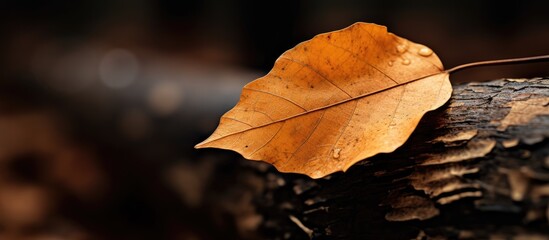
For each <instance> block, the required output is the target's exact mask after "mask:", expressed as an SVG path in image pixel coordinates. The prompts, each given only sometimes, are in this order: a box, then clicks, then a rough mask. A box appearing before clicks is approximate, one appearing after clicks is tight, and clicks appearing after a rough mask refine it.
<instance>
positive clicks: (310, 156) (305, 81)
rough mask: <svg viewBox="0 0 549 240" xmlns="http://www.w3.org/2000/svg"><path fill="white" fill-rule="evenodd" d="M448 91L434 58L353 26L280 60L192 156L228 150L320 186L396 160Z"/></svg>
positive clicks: (376, 29) (370, 28)
mask: <svg viewBox="0 0 549 240" xmlns="http://www.w3.org/2000/svg"><path fill="white" fill-rule="evenodd" d="M451 91H452V86H451V84H450V81H449V78H448V73H447V72H445V71H444V70H443V67H442V63H441V62H440V60H439V58H438V57H437V56H436V55H435V54H434V53H433V52H432V50H431V49H429V48H427V47H425V46H423V45H420V44H417V43H413V42H411V41H409V40H406V39H404V38H401V37H398V36H396V35H394V34H392V33H388V32H387V28H386V27H384V26H379V25H375V24H369V23H356V24H353V25H352V26H350V27H348V28H345V29H343V30H339V31H335V32H330V33H325V34H320V35H317V36H315V37H314V38H313V39H311V40H309V41H305V42H303V43H300V44H298V45H297V46H296V47H294V48H292V49H290V50H288V51H286V52H285V53H284V54H282V56H280V57H279V58H278V59H277V60H276V62H275V65H274V67H273V69H272V70H271V71H270V72H269V73H268V74H267V75H266V76H264V77H261V78H259V79H257V80H255V81H253V82H250V83H249V84H247V85H246V86H244V89H243V90H242V95H241V97H240V101H239V102H238V104H237V105H236V106H235V107H234V108H233V109H231V110H230V111H229V112H227V113H226V114H225V115H223V116H222V117H221V122H220V124H219V126H218V128H217V129H216V130H215V132H214V133H213V134H212V135H211V136H210V137H209V138H208V139H206V140H205V141H204V142H202V143H200V144H198V145H196V147H197V148H205V147H215V148H222V149H230V150H234V151H236V152H238V153H240V154H242V155H243V156H244V157H245V158H247V159H251V160H263V161H265V162H268V163H271V164H273V165H274V166H275V167H276V168H277V169H278V170H279V171H282V172H293V173H303V174H307V175H309V176H310V177H312V178H320V177H323V176H326V175H328V174H330V173H333V172H336V171H341V170H343V171H345V170H347V169H348V168H349V167H351V166H352V165H353V164H355V163H356V162H358V161H360V160H362V159H365V158H368V157H371V156H373V155H376V154H378V153H383V152H392V151H394V150H395V149H396V148H398V147H399V146H401V145H402V144H403V143H404V142H405V141H406V139H407V138H408V137H409V136H410V134H411V133H412V131H413V130H414V128H415V127H416V125H417V124H418V122H419V120H420V119H421V117H422V116H423V115H424V114H425V113H426V112H427V111H430V110H434V109H436V108H438V107H440V106H442V105H443V104H444V103H445V102H446V101H447V100H448V99H449V98H450V95H451Z"/></svg>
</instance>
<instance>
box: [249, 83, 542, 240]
mask: <svg viewBox="0 0 549 240" xmlns="http://www.w3.org/2000/svg"><path fill="white" fill-rule="evenodd" d="M548 105H549V79H547V78H536V79H520V80H510V79H509V80H497V81H490V82H483V83H469V84H465V85H459V86H454V93H453V96H452V99H451V100H450V102H449V103H448V104H447V105H446V106H444V107H442V108H441V109H439V110H437V111H435V112H431V113H429V114H428V115H426V116H425V117H424V118H423V120H422V122H421V123H420V125H419V126H418V128H417V129H416V131H415V132H414V134H413V135H412V136H411V138H410V139H409V140H408V141H407V142H406V143H405V145H403V146H402V147H400V148H399V149H398V150H397V151H396V152H393V153H390V154H380V155H378V156H375V157H374V158H372V159H369V160H367V161H362V162H360V163H358V164H357V165H355V166H353V167H352V168H351V169H350V170H349V171H348V172H346V173H336V174H333V175H331V176H328V177H325V178H323V179H319V180H312V179H309V178H307V177H304V176H301V175H288V174H280V173H276V172H274V171H272V170H265V171H266V174H267V176H266V179H267V184H266V185H265V186H266V188H265V194H263V195H262V196H261V197H258V198H257V199H256V200H255V204H256V206H257V211H258V212H259V213H260V214H261V215H262V216H263V219H264V221H263V222H262V224H261V228H260V229H261V230H260V231H261V232H263V233H264V234H265V235H266V236H270V237H272V238H278V239H296V238H309V237H313V238H315V239H328V238H329V239H332V238H352V239H410V238H417V239H425V238H426V239H431V238H437V239H438V238H442V239H456V238H459V239H486V238H497V239H499V238H498V237H501V238H515V237H516V238H517V239H546V238H549V227H548V226H547V224H548V218H549V209H548V202H549V140H548V137H549V106H548Z"/></svg>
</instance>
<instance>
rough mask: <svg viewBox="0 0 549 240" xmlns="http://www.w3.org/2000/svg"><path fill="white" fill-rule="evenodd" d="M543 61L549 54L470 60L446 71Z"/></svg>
mask: <svg viewBox="0 0 549 240" xmlns="http://www.w3.org/2000/svg"><path fill="white" fill-rule="evenodd" d="M544 61H549V55H542V56H534V57H523V58H510V59H499V60H489V61H480V62H472V63H466V64H462V65H459V66H455V67H453V68H450V69H448V70H446V72H447V73H453V72H457V71H461V70H463V69H466V68H471V67H479V66H488V65H504V64H518V63H529V62H544Z"/></svg>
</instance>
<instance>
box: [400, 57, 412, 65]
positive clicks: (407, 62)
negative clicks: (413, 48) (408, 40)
mask: <svg viewBox="0 0 549 240" xmlns="http://www.w3.org/2000/svg"><path fill="white" fill-rule="evenodd" d="M410 63H411V62H410V59H408V58H404V59H402V64H403V65H410Z"/></svg>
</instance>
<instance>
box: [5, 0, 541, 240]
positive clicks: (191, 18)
mask: <svg viewBox="0 0 549 240" xmlns="http://www.w3.org/2000/svg"><path fill="white" fill-rule="evenodd" d="M548 8H549V2H547V1H473V0H470V1H403V0H402V1H363V0H338V1H326V0H316V1H312V0H278V1H251V0H235V1H222V0H202V1H199V0H185V1H181V0H109V1H68V0H53V1H37V0H11V1H10V0H3V1H1V2H0V35H1V36H2V37H0V239H2V240H3V239H264V238H269V239H284V238H294V237H297V236H293V235H292V234H293V233H290V234H284V235H280V234H279V233H277V232H273V231H270V230H269V229H276V226H269V219H268V216H269V214H270V213H269V211H268V209H258V208H257V207H254V203H255V202H257V201H268V199H269V198H273V197H276V196H267V197H265V196H263V195H262V193H263V190H264V189H265V188H266V187H269V185H270V184H278V185H283V184H284V183H285V182H284V179H283V178H274V177H273V176H274V175H273V174H272V172H273V171H274V170H273V169H272V168H270V167H269V166H266V165H265V164H261V163H254V162H249V161H244V160H243V159H242V158H241V157H240V156H238V155H237V154H234V153H231V152H228V151H215V150H194V149H193V146H194V145H195V144H196V143H198V142H199V141H201V140H203V139H204V138H206V137H207V136H208V135H209V134H210V133H211V132H212V131H213V129H214V128H215V127H216V125H217V122H218V119H219V117H220V116H221V114H222V113H224V112H225V111H227V110H228V109H230V108H231V107H232V106H233V105H234V104H235V103H236V101H237V99H238V96H239V94H240V89H241V88H242V86H243V85H244V84H246V83H247V82H250V81H252V80H254V79H255V78H257V77H260V76H262V75H263V74H265V73H266V72H267V71H268V70H269V69H270V68H271V67H272V66H273V63H274V61H275V59H276V58H277V57H278V56H279V55H280V54H281V53H283V52H284V51H285V50H287V49H289V48H291V47H293V46H295V45H296V44H297V43H299V42H301V41H305V40H308V39H310V38H311V37H313V36H314V35H316V34H318V33H323V32H327V31H332V30H337V29H340V28H343V27H346V26H348V25H351V24H352V23H354V22H357V21H365V22H373V23H378V24H382V25H386V26H388V28H389V31H391V32H394V33H396V34H398V35H400V36H402V37H405V38H408V39H410V40H412V41H415V42H419V43H422V44H425V45H427V46H430V47H431V48H432V49H433V50H434V51H435V52H436V53H437V54H438V55H439V57H440V58H441V59H442V61H443V62H444V64H445V66H446V67H447V68H449V67H452V66H455V65H458V64H462V63H467V62H472V61H478V60H489V59H500V58H511V57H523V56H534V55H543V54H549V44H548V43H549V18H548V17H547V9H548ZM548 74H549V69H548V64H546V63H545V64H544V63H533V64H527V65H516V66H504V67H486V68H479V69H472V70H467V71H464V72H459V73H456V74H455V75H453V76H452V81H453V82H454V83H455V84H458V83H461V82H469V81H484V80H490V79H497V78H503V77H514V78H527V77H536V76H547V75H548ZM288 177H291V176H290V175H288ZM264 205H265V204H264ZM267 205H268V204H267ZM274 214H280V213H274ZM266 216H267V217H266ZM301 237H303V236H301Z"/></svg>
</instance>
